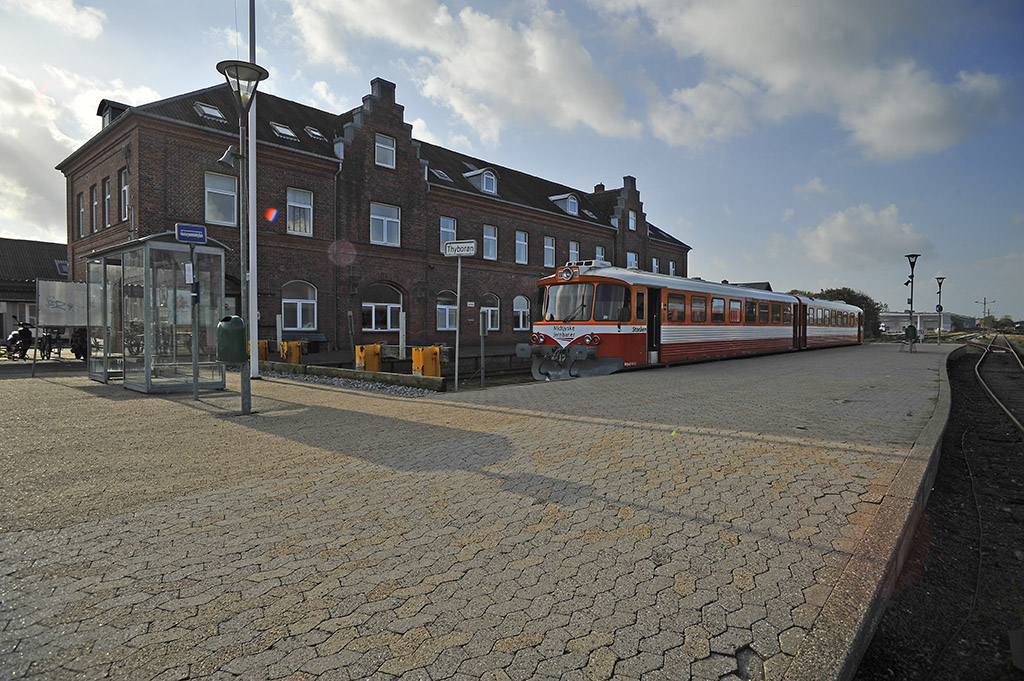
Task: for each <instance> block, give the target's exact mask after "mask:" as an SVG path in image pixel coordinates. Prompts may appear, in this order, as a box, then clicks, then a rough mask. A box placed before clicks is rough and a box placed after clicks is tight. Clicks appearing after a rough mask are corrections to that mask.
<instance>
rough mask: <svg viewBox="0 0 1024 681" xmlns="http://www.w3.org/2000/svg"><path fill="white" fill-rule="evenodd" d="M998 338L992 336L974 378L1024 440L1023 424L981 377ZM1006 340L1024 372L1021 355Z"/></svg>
mask: <svg viewBox="0 0 1024 681" xmlns="http://www.w3.org/2000/svg"><path fill="white" fill-rule="evenodd" d="M997 338H999V334H996V335H994V336H992V340H991V341H990V342H989V344H988V347H986V348H985V349H984V352H982V353H981V359H979V360H978V363H977V364H975V365H974V377H975V378H977V379H978V383H979V384H980V385H981V387H982V388H983V389H984V390H985V392H986V393H988V396H989V399H991V400H992V401H993V402H995V404H996V406H997V407H999V408H1000V409H1002V410H1003V413H1004V414H1006V415H1007V416H1008V417H1009V418H1010V421H1012V422H1013V425H1014V426H1015V427H1016V428H1017V432H1018V433H1020V436H1021V437H1022V438H1024V425H1021V422H1020V421H1018V420H1017V417H1016V416H1014V415H1013V414H1012V413H1010V410H1009V409H1007V408H1006V405H1004V404H1003V403H1002V402H1001V401H1000V400H999V398H998V397H996V394H995V393H994V392H992V389H991V388H990V387H988V384H987V383H985V380H984V379H983V378H982V377H981V372H980V371H979V367H980V366H981V363H982V362H984V361H985V358H986V357H988V353H989V352H990V351H991V350H992V346H993V345H994V344H995V342H996V339H997ZM1004 339H1005V340H1006V346H1007V348H1008V349H1009V351H1010V353H1011V354H1013V357H1014V359H1016V360H1017V364H1018V365H1019V366H1020V368H1021V371H1024V363H1022V362H1021V360H1020V355H1018V354H1017V351H1016V350H1014V349H1013V344H1012V343H1010V339H1009V338H1006V337H1005V336H1004Z"/></svg>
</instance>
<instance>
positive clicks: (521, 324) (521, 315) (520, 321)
mask: <svg viewBox="0 0 1024 681" xmlns="http://www.w3.org/2000/svg"><path fill="white" fill-rule="evenodd" d="M512 319H513V322H512V325H513V327H514V328H515V330H516V331H529V330H530V299H529V298H527V297H526V296H516V297H515V299H514V300H513V301H512Z"/></svg>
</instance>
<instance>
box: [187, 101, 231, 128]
mask: <svg viewBox="0 0 1024 681" xmlns="http://www.w3.org/2000/svg"><path fill="white" fill-rule="evenodd" d="M193 106H195V108H196V112H197V113H198V114H199V115H200V116H202V117H203V118H209V119H210V120H212V121H218V122H220V123H227V121H228V119H226V118H224V114H222V113H221V112H220V109H218V108H217V107H215V106H214V105H213V104H204V103H203V102H195V103H194V105H193Z"/></svg>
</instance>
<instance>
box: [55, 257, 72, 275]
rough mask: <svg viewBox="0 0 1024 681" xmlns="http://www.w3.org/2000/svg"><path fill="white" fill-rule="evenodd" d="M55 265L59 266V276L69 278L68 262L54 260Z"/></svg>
mask: <svg viewBox="0 0 1024 681" xmlns="http://www.w3.org/2000/svg"><path fill="white" fill-rule="evenodd" d="M53 264H54V265H56V266H57V274H59V275H60V276H62V277H66V276H68V261H67V260H54V261H53Z"/></svg>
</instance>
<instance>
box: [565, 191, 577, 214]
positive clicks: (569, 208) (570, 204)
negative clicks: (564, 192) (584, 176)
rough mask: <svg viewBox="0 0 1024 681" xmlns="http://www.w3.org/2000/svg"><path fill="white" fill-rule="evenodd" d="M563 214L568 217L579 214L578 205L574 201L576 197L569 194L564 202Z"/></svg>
mask: <svg viewBox="0 0 1024 681" xmlns="http://www.w3.org/2000/svg"><path fill="white" fill-rule="evenodd" d="M565 212H566V213H568V214H569V215H579V214H580V203H579V201H577V200H576V197H575V196H573V195H571V194H570V195H569V198H567V199H566V200H565Z"/></svg>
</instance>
